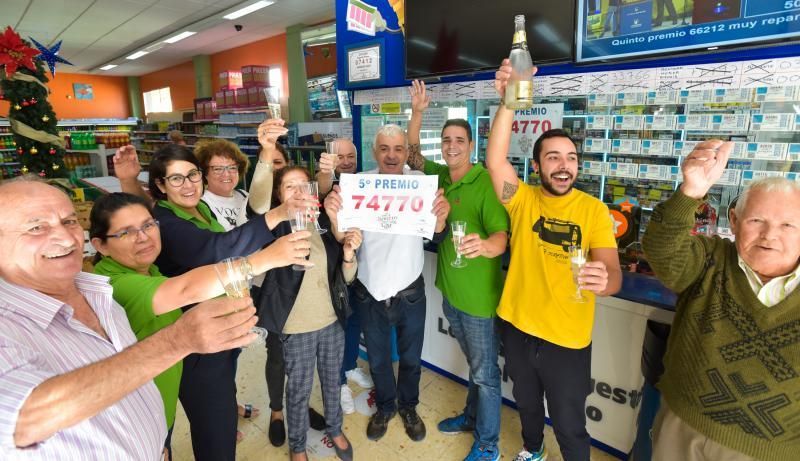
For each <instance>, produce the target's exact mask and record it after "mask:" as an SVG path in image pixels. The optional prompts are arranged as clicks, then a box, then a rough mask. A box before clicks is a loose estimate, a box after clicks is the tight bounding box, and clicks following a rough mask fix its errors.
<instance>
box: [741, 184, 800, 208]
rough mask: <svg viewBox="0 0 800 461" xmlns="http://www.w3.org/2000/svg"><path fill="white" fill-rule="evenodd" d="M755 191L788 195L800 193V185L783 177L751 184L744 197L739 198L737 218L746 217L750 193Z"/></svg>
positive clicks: (743, 193)
mask: <svg viewBox="0 0 800 461" xmlns="http://www.w3.org/2000/svg"><path fill="white" fill-rule="evenodd" d="M754 190H760V191H762V192H783V193H787V194H788V193H792V192H794V193H800V183H798V182H795V181H792V180H789V179H786V178H784V177H782V176H772V177H769V178H764V179H758V180H756V181H753V182H751V183H750V185H749V186H747V189H745V190H744V192H742V195H740V196H739V200H738V201H737V202H736V208H734V211H735V212H736V216H743V215H744V210H745V207H746V206H747V200H748V198H749V196H750V193H751V192H752V191H754Z"/></svg>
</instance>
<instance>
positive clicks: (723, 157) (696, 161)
mask: <svg viewBox="0 0 800 461" xmlns="http://www.w3.org/2000/svg"><path fill="white" fill-rule="evenodd" d="M732 149H733V143H731V142H722V141H719V140H712V141H706V142H702V143H700V144H698V145H697V147H695V149H694V150H693V151H692V153H690V154H689V155H688V156H687V157H686V160H684V162H683V164H682V165H681V171H682V173H683V184H681V186H680V187H679V188H678V190H677V191H676V192H675V193H674V194H672V197H670V198H669V199H667V200H666V201H664V202H662V203H659V204H658V205H656V207H655V209H654V210H653V214H652V216H651V218H650V223H649V224H648V225H647V230H646V231H645V233H644V237H642V248H643V249H644V252H645V256H646V257H647V262H648V263H650V266H651V267H652V268H653V271H654V272H655V274H656V276H657V277H658V279H659V280H661V282H662V283H664V285H666V286H667V287H668V288H670V289H672V290H673V291H676V292H681V291H683V290H684V289H686V288H687V287H688V286H689V285H691V284H692V282H694V281H695V280H696V279H697V277H699V276H700V274H701V271H702V269H703V264H702V261H704V260H705V258H706V249H705V246H704V245H703V239H702V238H701V237H699V236H692V235H690V234H689V233H690V231H691V230H692V227H693V226H694V223H695V217H694V213H695V211H696V210H697V207H698V206H699V205H700V203H701V201H702V200H703V198H704V197H705V195H706V193H707V192H708V190H709V189H710V188H711V186H713V185H714V183H715V182H716V181H717V180H719V178H721V177H722V174H723V173H724V171H725V165H726V164H727V163H728V157H729V156H730V153H731V150H732Z"/></svg>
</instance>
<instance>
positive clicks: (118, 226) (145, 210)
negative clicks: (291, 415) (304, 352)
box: [89, 193, 307, 459]
mask: <svg viewBox="0 0 800 461" xmlns="http://www.w3.org/2000/svg"><path fill="white" fill-rule="evenodd" d="M90 223H91V225H90V229H89V236H90V238H91V241H92V245H94V247H95V249H96V250H97V251H98V253H97V256H96V257H95V268H94V271H95V273H97V274H100V275H106V276H108V277H110V280H109V282H110V283H111V286H112V287H113V289H114V300H115V301H117V303H119V304H120V305H121V306H122V307H123V308H124V309H125V313H126V314H127V317H128V321H129V322H130V324H131V328H132V329H133V331H134V333H135V334H136V337H137V339H138V340H140V341H141V340H143V339H144V338H146V337H148V336H150V335H152V334H154V333H155V332H157V331H159V330H161V329H162V328H165V327H167V326H169V325H171V324H172V323H174V322H175V321H176V320H177V319H178V318H179V317H180V315H181V311H180V310H179V309H178V308H179V307H182V306H185V305H187V304H192V303H197V302H201V301H204V300H206V299H210V298H212V297H215V296H219V295H221V294H223V293H224V290H223V287H222V285H220V283H219V282H218V281H217V276H216V274H215V271H214V268H213V266H211V265H208V266H203V267H199V268H197V269H194V270H191V271H189V272H186V273H185V274H183V275H180V276H178V277H173V278H166V277H164V276H163V275H161V273H160V272H159V270H158V267H157V266H156V265H155V264H153V263H154V262H155V260H156V257H157V256H158V254H159V253H160V252H161V236H160V235H159V229H158V225H159V223H158V221H157V220H156V219H155V218H153V215H152V214H151V211H150V204H149V202H147V201H146V200H145V199H143V198H141V197H137V196H134V195H131V194H125V193H114V194H109V195H105V196H103V197H100V199H98V200H97V201H96V202H95V205H94V207H93V208H92V212H91V216H90ZM293 235H294V234H293ZM289 237H291V236H289ZM306 245H307V244H306V243H305V242H299V241H298V239H295V238H290V239H285V238H281V239H279V240H278V241H276V242H275V243H273V244H272V245H269V246H268V247H266V248H265V249H263V250H260V251H258V252H256V253H254V254H252V255H250V256H249V257H248V261H249V262H250V265H251V267H252V270H253V273H262V272H265V271H267V270H270V269H272V268H275V267H280V266H284V265H289V264H292V263H294V262H296V261H295V258H294V257H295V256H297V255H304V254H305V253H306V251H305V250H303V249H302V248H303V247H304V246H306ZM295 248H297V250H295ZM295 252H297V253H295ZM182 369H183V362H178V363H176V364H175V365H173V366H172V367H170V368H169V369H167V370H166V371H164V372H163V373H161V374H160V375H158V376H157V377H155V378H154V380H153V381H154V382H155V384H156V386H157V387H158V390H159V392H161V397H162V399H163V401H164V412H165V414H166V419H167V427H169V428H170V429H169V434H168V435H167V440H166V442H165V444H164V446H165V449H166V450H167V451H168V452H169V450H170V438H171V436H172V427H173V424H174V421H175V410H176V406H177V401H178V388H179V384H180V380H181V371H182ZM169 454H170V459H172V457H171V453H169Z"/></svg>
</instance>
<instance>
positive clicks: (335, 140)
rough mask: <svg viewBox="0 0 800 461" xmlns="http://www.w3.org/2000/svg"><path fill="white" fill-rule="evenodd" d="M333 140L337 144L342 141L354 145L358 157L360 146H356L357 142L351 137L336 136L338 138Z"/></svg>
mask: <svg viewBox="0 0 800 461" xmlns="http://www.w3.org/2000/svg"><path fill="white" fill-rule="evenodd" d="M333 142H335V143H337V144H338V143H342V144H350V145H351V146H353V149H355V151H356V157H358V147H356V143H354V142H353V141H352V140H351V139H347V138H336V139H334V140H333Z"/></svg>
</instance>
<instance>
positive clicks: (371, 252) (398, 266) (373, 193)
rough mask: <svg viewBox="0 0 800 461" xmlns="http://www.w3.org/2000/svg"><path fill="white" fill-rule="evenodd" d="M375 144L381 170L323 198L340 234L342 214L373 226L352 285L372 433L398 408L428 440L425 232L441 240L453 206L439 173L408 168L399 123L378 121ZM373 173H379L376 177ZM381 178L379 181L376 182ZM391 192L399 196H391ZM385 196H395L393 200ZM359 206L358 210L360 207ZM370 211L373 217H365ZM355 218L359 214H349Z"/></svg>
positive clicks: (345, 180) (411, 432)
mask: <svg viewBox="0 0 800 461" xmlns="http://www.w3.org/2000/svg"><path fill="white" fill-rule="evenodd" d="M372 149H373V155H374V156H375V160H376V161H377V163H378V169H377V170H372V171H368V172H366V174H358V175H354V176H351V175H343V176H342V179H341V180H340V184H341V185H342V189H340V188H339V186H334V188H333V191H331V192H330V193H329V194H328V196H327V197H326V198H325V211H326V213H328V216H330V218H331V227H332V229H333V230H334V232H336V233H337V236H338V235H339V234H341V232H339V231H338V228H339V227H341V226H340V225H339V222H338V220H339V218H340V217H341V218H344V219H348V220H350V221H348V222H349V223H356V224H359V225H364V226H368V227H369V228H370V230H366V229H363V228H362V231H363V242H362V244H361V250H360V252H359V253H358V267H359V271H358V279H357V280H356V282H354V283H353V290H354V293H355V295H354V297H355V301H356V302H355V306H354V308H355V309H356V311H357V312H358V315H359V316H360V317H361V327H362V329H363V331H364V339H365V341H366V343H367V351H368V358H369V367H370V372H371V374H372V380H373V381H374V382H375V394H376V396H375V397H376V398H375V400H376V405H377V407H378V411H377V412H376V413H375V414H374V415H372V417H371V418H370V420H369V424H368V425H367V438H369V439H370V440H378V439H380V438H381V437H383V436H384V434H386V429H387V426H388V424H389V421H390V420H391V419H392V417H394V414H395V412H399V413H400V416H401V417H402V419H403V426H405V429H406V433H407V434H408V436H409V437H410V438H411V440H414V441H420V440H422V439H423V438H425V424H424V423H423V422H422V419H420V417H419V415H418V414H417V411H416V406H417V404H418V403H419V378H420V373H421V370H420V363H421V355H422V342H423V339H424V336H425V307H426V303H427V300H426V298H425V283H424V281H423V278H422V267H423V262H424V250H423V248H422V243H423V242H422V237H421V236H420V235H430V234H431V233H433V232H435V234H433V235H432V236H433V240H434V241H441V240H442V239H443V238H444V235H445V233H446V230H447V229H446V219H447V214H448V213H449V212H450V205H449V204H448V203H447V200H446V199H445V198H444V195H443V194H444V192H443V191H442V190H441V189H439V190H436V189H435V187H436V186H435V185H436V178H435V177H433V178H432V179H427V178H426V177H425V176H424V175H422V173H420V172H417V171H411V170H407V169H405V168H404V167H405V164H406V160H407V158H408V140H407V138H406V133H405V132H404V131H403V129H402V128H400V127H398V126H397V125H384V126H383V127H381V128H380V129H379V130H378V132H377V133H376V135H375V142H374V143H373V148H372ZM374 173H378V175H372V174H374ZM390 175H391V176H390ZM353 180H354V181H353ZM361 181H363V183H360V182H361ZM367 181H370V183H369V184H367ZM376 181H380V182H379V184H376ZM431 181H432V182H431ZM430 184H433V187H432V188H431V187H430ZM379 191H380V192H379ZM389 191H393V192H394V194H393V195H390V194H388V192H389ZM431 192H432V194H431ZM343 196H346V197H343ZM384 197H394V198H392V199H391V201H390V199H389V198H384ZM397 197H405V198H397ZM359 203H360V205H359ZM357 205H358V207H359V210H356V206H357ZM401 207H402V208H403V209H402V211H401V210H400V208H401ZM357 211H358V212H359V213H357ZM340 212H341V216H340ZM401 213H405V214H407V215H409V216H411V217H412V218H411V219H412V223H413V224H412V226H411V227H407V226H398V225H397V222H399V217H398V216H399V215H400V214H401ZM370 214H371V216H372V220H371V221H370V220H369V219H366V218H365V216H369V215H370ZM353 216H362V217H360V218H355V219H351V218H352V217H353ZM395 218H397V222H394V219H395ZM431 224H433V225H432V226H431ZM387 226H388V228H385V227H387ZM400 232H403V233H400ZM393 326H394V327H396V329H397V352H398V354H399V355H400V367H399V373H398V377H397V381H396V382H395V377H394V370H393V369H392V344H391V337H392V335H391V330H392V327H393Z"/></svg>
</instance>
